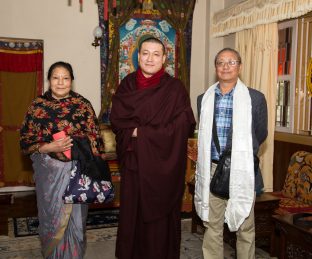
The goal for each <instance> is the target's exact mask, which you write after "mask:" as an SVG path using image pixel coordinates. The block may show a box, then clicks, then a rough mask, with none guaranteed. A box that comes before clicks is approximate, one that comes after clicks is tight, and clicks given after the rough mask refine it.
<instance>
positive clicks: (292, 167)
mask: <svg viewBox="0 0 312 259" xmlns="http://www.w3.org/2000/svg"><path fill="white" fill-rule="evenodd" d="M282 194H283V196H284V197H288V198H293V199H295V200H298V201H301V202H303V203H305V204H309V205H312V153H309V152H305V151H298V152H296V153H294V154H293V155H292V157H291V159H290V163H289V166H288V172H287V175H286V179H285V183H284V187H283V190H282Z"/></svg>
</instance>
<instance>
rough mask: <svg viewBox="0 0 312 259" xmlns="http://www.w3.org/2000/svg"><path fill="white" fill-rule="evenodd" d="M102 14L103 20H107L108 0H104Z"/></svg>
mask: <svg viewBox="0 0 312 259" xmlns="http://www.w3.org/2000/svg"><path fill="white" fill-rule="evenodd" d="M103 14H104V21H107V20H108V0H104V10H103Z"/></svg>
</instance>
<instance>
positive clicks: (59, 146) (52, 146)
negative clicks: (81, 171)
mask: <svg viewBox="0 0 312 259" xmlns="http://www.w3.org/2000/svg"><path fill="white" fill-rule="evenodd" d="M72 141H73V140H72V139H71V138H70V137H69V136H67V137H65V138H62V139H58V140H53V141H52V142H50V143H47V144H44V145H42V146H41V147H40V148H39V149H38V151H39V153H50V152H54V153H58V152H64V151H66V150H68V149H71V147H72V146H73V144H72Z"/></svg>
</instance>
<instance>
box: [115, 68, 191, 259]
mask: <svg viewBox="0 0 312 259" xmlns="http://www.w3.org/2000/svg"><path fill="white" fill-rule="evenodd" d="M110 120H111V124H112V128H113V131H114V132H115V134H116V141H117V154H118V159H119V162H120V167H121V192H120V196H121V197H120V219H119V226H118V236H117V245H116V256H117V257H118V258H119V259H124V258H129V259H130V258H131V259H134V258H135V259H137V258H142V259H143V258H144V259H152V258H155V259H156V258H157V259H159V258H161V259H166V258H167V259H174V258H179V253H180V238H181V229H180V224H181V222H180V209H181V202H182V196H183V192H184V187H185V184H184V183H185V168H186V152H187V139H188V137H189V136H190V134H191V133H192V132H193V129H194V126H195V119H194V115H193V112H192V109H191V106H190V100H189V97H188V94H187V92H186V90H185V88H184V86H183V84H182V83H181V81H180V80H178V79H175V78H172V77H171V76H169V75H168V74H167V73H165V74H164V75H163V76H162V77H161V80H160V83H159V85H157V86H155V87H152V88H147V89H143V90H137V87H136V76H135V73H132V74H130V75H128V76H127V77H126V78H125V79H124V80H123V81H122V82H121V84H120V86H119V87H118V89H117V92H116V94H115V95H114V96H113V100H112V111H111V117H110ZM135 128H137V135H138V137H137V138H133V137H132V132H133V130H134V129H135Z"/></svg>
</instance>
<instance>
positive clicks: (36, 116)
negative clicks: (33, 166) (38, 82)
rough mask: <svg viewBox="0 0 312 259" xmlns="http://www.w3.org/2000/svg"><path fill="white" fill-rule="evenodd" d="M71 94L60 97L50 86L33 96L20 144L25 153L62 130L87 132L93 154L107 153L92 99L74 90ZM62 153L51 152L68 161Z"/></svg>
mask: <svg viewBox="0 0 312 259" xmlns="http://www.w3.org/2000/svg"><path fill="white" fill-rule="evenodd" d="M69 95H70V96H69V97H67V98H63V99H60V100H57V99H55V98H53V97H52V94H51V90H48V91H47V92H45V93H44V94H43V95H41V96H39V97H37V98H35V99H34V100H33V102H32V104H31V105H30V107H29V108H28V111H27V113H26V116H25V119H24V122H23V124H22V127H21V129H20V136H21V137H20V145H21V149H22V151H23V153H24V154H32V153H34V152H38V148H39V147H40V146H41V145H43V144H44V143H49V142H51V141H53V137H52V135H53V134H54V133H57V132H59V131H62V130H63V131H65V133H66V135H68V136H76V137H85V136H87V137H88V138H89V140H90V143H91V148H92V152H93V154H94V155H99V154H101V153H104V145H103V141H102V138H101V136H100V134H99V124H98V120H97V118H96V115H95V112H94V110H93V107H92V105H91V103H90V102H89V101H88V100H87V99H86V98H84V97H83V96H81V95H79V94H78V93H75V92H73V91H70V94H69ZM60 154H62V153H58V154H52V153H51V154H50V155H52V157H55V158H57V159H60V160H64V161H66V160H67V158H66V157H65V156H64V155H60Z"/></svg>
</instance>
